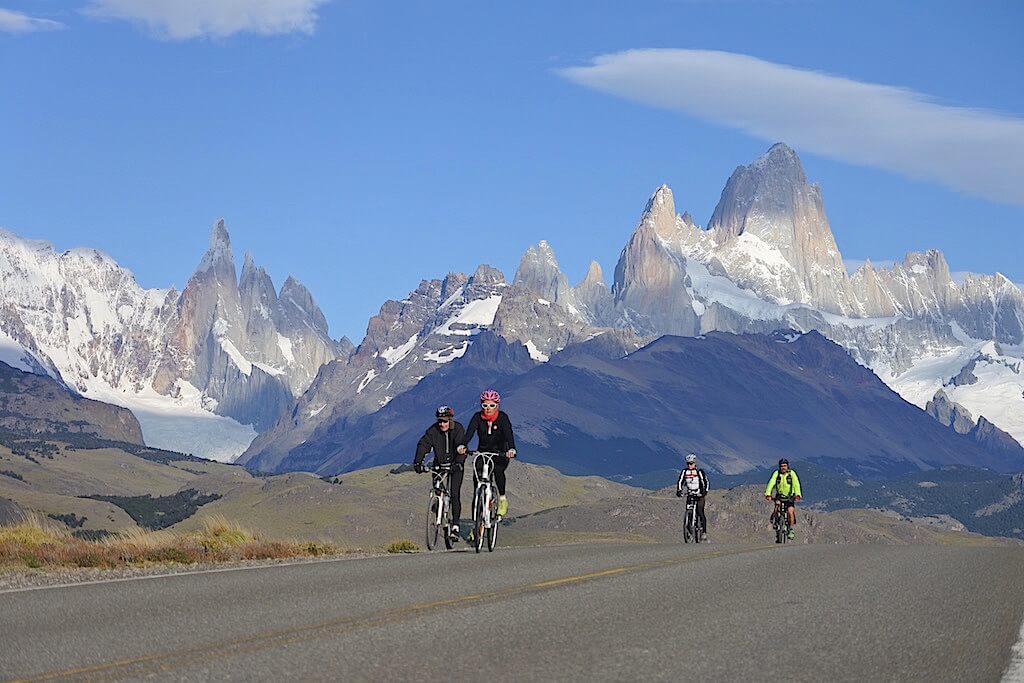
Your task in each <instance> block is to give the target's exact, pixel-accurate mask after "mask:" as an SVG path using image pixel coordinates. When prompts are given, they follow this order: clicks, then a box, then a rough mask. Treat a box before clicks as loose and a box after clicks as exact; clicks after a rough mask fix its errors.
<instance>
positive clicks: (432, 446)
mask: <svg viewBox="0 0 1024 683" xmlns="http://www.w3.org/2000/svg"><path fill="white" fill-rule="evenodd" d="M465 443H466V430H465V429H463V428H462V425H461V424H459V423H458V422H456V421H455V420H452V424H451V426H450V427H448V431H447V432H443V431H441V428H440V427H438V426H437V423H436V422H435V423H434V424H432V425H430V427H429V428H428V429H427V431H426V432H424V434H423V436H422V437H420V440H419V443H417V444H416V459H415V460H413V464H416V463H420V462H423V458H424V457H425V456H426V455H427V453H429V452H430V451H434V457H435V458H436V459H437V460H438V462H442V463H448V462H453V461H454V462H457V463H460V464H461V463H464V462H466V456H464V455H459V454H458V453H456V452H455V449H456V448H458V447H459V446H461V445H463V444H465Z"/></svg>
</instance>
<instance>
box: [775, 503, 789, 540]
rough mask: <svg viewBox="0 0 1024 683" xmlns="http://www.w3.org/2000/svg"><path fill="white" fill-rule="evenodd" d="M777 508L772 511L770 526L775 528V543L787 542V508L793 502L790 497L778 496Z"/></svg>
mask: <svg viewBox="0 0 1024 683" xmlns="http://www.w3.org/2000/svg"><path fill="white" fill-rule="evenodd" d="M777 500H778V501H779V508H778V510H776V511H775V512H773V513H772V528H773V529H775V542H776V543H789V532H790V526H789V508H790V507H791V506H792V504H793V499H792V498H787V497H785V496H779V497H778V499H777Z"/></svg>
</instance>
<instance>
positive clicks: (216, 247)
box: [196, 218, 235, 278]
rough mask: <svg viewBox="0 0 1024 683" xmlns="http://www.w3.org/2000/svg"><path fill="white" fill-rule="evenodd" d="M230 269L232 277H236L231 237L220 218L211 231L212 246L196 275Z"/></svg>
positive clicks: (208, 249)
mask: <svg viewBox="0 0 1024 683" xmlns="http://www.w3.org/2000/svg"><path fill="white" fill-rule="evenodd" d="M229 268H230V271H231V276H232V278H234V275H235V257H234V254H232V252H231V236H230V235H228V228H227V225H226V224H225V223H224V219H223V218H218V219H217V220H216V221H214V223H213V227H212V228H211V229H210V246H209V248H207V250H206V253H205V254H203V258H202V260H201V261H200V262H199V266H198V267H197V268H196V273H201V272H204V271H208V270H214V271H224V272H226V271H227V270H228V269H229Z"/></svg>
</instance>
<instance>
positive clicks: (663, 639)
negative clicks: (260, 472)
mask: <svg viewBox="0 0 1024 683" xmlns="http://www.w3.org/2000/svg"><path fill="white" fill-rule="evenodd" d="M1022 617H1024V550H1021V549H1015V548H951V547H887V546H799V545H792V546H774V545H771V546H764V547H749V546H716V545H701V546H682V545H578V546H553V547H538V548H518V549H510V548H499V549H498V551H496V552H495V553H493V554H481V555H474V554H471V553H467V552H451V553H435V554H420V555H407V556H392V557H381V558H370V559H362V560H351V559H350V560H340V561H328V562H319V563H313V564H298V565H285V566H273V567H267V568H259V569H246V570H238V571H223V572H215V573H204V574H187V575H177V576H171V577H162V578H149V579H141V580H131V581H122V582H112V583H96V584H86V585H78V586H69V587H54V588H46V589H36V590H28V591H20V592H6V593H0V677H2V678H4V679H27V680H53V679H87V680H120V679H141V678H153V679H157V680H223V679H235V680H280V679H283V678H286V677H287V678H291V679H298V680H310V679H332V680H346V681H353V680H385V679H386V680H392V681H394V680H412V679H416V680H439V679H441V678H444V677H452V676H453V677H456V678H457V679H459V680H465V679H469V680H482V679H492V680H501V681H507V680H513V681H518V680H524V681H526V680H531V681H532V680H559V681H564V680H591V679H596V680H622V681H626V680H629V681H632V680H638V679H639V680H644V679H660V680H669V679H672V680H678V679H680V678H682V679H694V678H704V677H707V678H710V679H712V680H724V679H733V680H735V679H741V680H754V679H763V680H771V681H774V680H808V681H810V680H815V681H821V680H831V681H835V680H850V681H853V680H858V681H860V680H865V679H866V680H883V679H884V680H930V681H944V680H951V681H952V680H972V681H998V680H1000V678H1001V677H1002V676H1003V675H1004V672H1005V671H1006V669H1007V666H1008V665H1009V663H1010V661H1011V649H1012V648H1013V646H1014V643H1015V642H1016V641H1017V640H1018V637H1019V635H1020V628H1021V620H1022Z"/></svg>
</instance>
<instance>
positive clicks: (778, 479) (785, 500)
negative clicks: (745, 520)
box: [764, 458, 800, 540]
mask: <svg viewBox="0 0 1024 683" xmlns="http://www.w3.org/2000/svg"><path fill="white" fill-rule="evenodd" d="M772 489H775V514H774V515H772V523H773V524H774V523H775V520H777V519H778V518H779V512H780V511H781V508H782V506H783V505H785V506H786V516H787V517H788V518H789V538H790V540H792V539H793V538H794V536H795V535H796V534H794V533H793V527H795V526H796V502H797V501H799V500H800V477H798V476H796V472H795V471H793V470H791V469H789V460H787V459H786V458H783V459H782V460H779V469H777V470H775V471H774V472H772V476H771V478H770V479H769V480H768V486H766V487H765V489H764V499H765V500H771V499H772Z"/></svg>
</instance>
